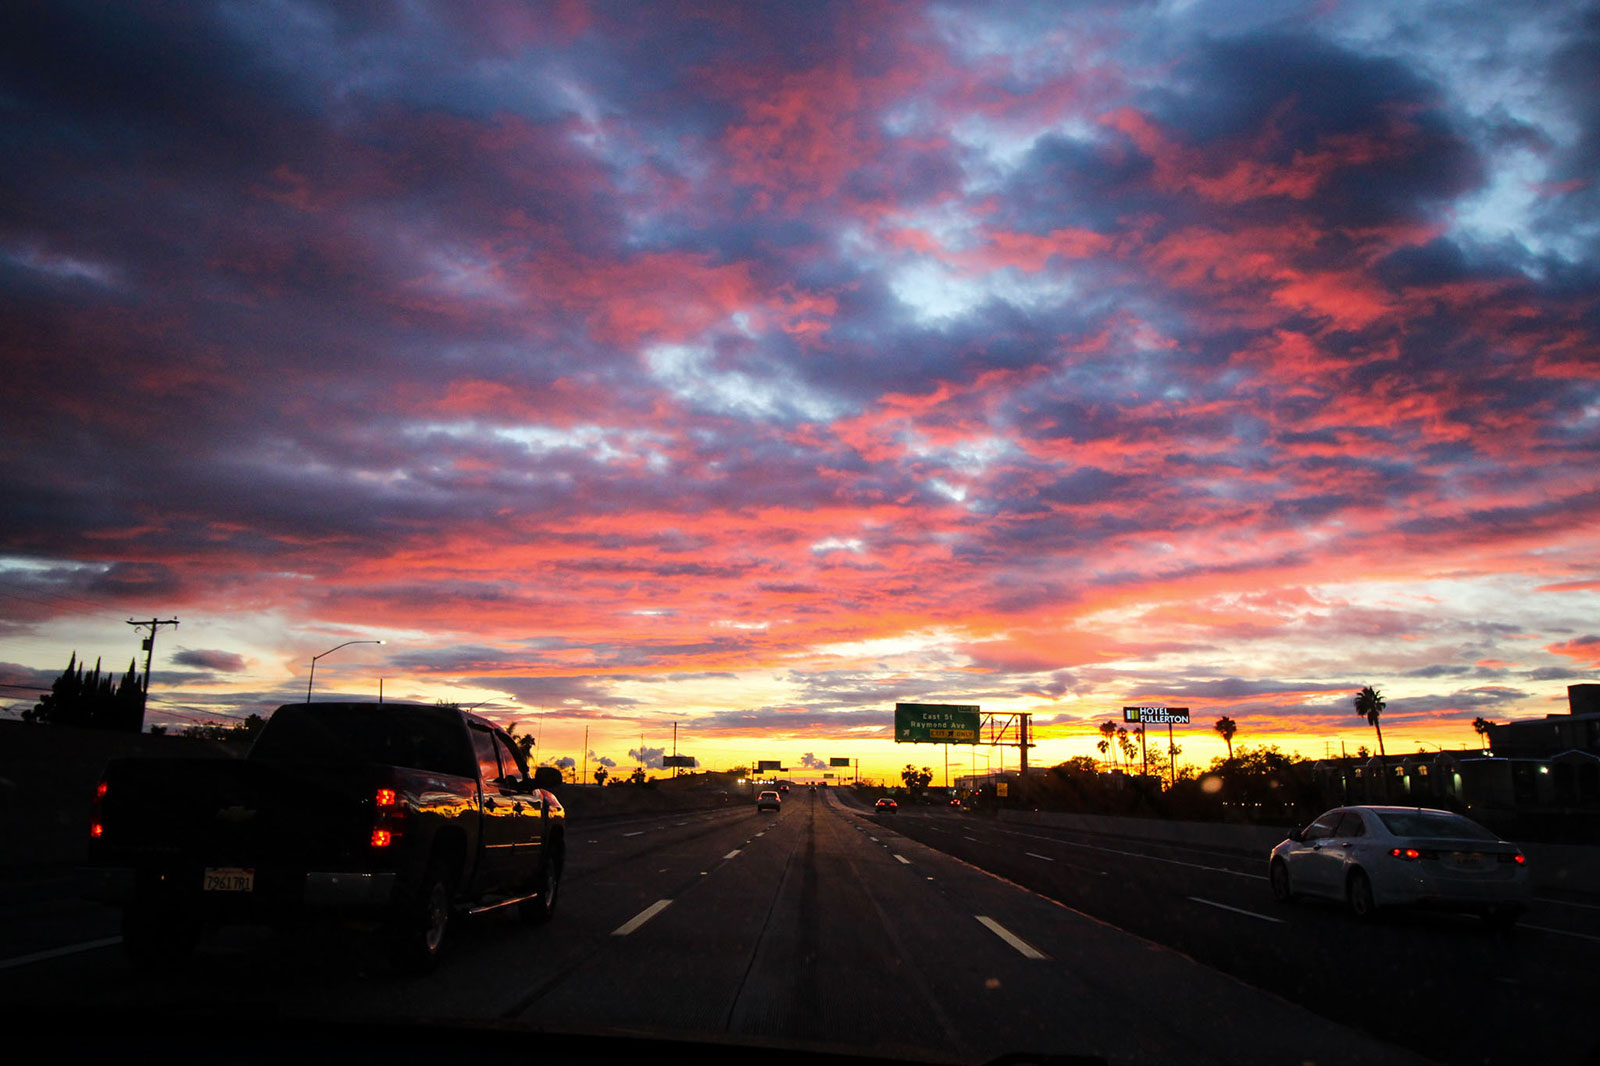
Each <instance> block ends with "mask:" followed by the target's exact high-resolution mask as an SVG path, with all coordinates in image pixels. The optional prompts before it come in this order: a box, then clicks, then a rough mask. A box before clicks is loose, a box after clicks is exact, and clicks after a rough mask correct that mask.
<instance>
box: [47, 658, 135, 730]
mask: <svg viewBox="0 0 1600 1066" xmlns="http://www.w3.org/2000/svg"><path fill="white" fill-rule="evenodd" d="M143 718H144V686H143V685H142V684H140V681H139V672H138V670H137V669H135V667H134V662H133V660H132V659H130V660H128V672H127V673H125V674H123V675H122V679H121V680H120V681H115V682H114V681H113V678H112V675H111V674H110V673H102V672H101V669H100V660H99V659H96V660H95V663H94V669H93V670H85V669H84V667H83V664H81V663H79V662H78V653H77V652H76V651H74V652H73V653H72V658H71V659H70V660H68V662H67V668H66V669H65V670H63V671H62V672H61V676H60V677H58V678H56V679H55V680H54V681H53V682H51V684H50V691H49V692H47V693H45V694H44V695H43V696H41V697H39V702H38V703H36V704H34V706H33V708H32V709H31V710H26V711H23V712H22V720H23V721H24V722H43V723H46V724H49V725H72V726H80V727H83V728H88V729H112V730H121V731H124V732H129V733H137V732H138V731H139V723H140V722H141V721H142V720H143Z"/></svg>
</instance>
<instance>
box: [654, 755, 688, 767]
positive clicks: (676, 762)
mask: <svg viewBox="0 0 1600 1066" xmlns="http://www.w3.org/2000/svg"><path fill="white" fill-rule="evenodd" d="M661 765H662V766H664V767H672V766H684V767H688V768H690V769H693V767H694V756H693V755H663V756H661Z"/></svg>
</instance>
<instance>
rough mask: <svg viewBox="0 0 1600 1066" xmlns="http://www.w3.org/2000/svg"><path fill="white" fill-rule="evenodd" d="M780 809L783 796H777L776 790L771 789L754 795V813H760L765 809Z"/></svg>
mask: <svg viewBox="0 0 1600 1066" xmlns="http://www.w3.org/2000/svg"><path fill="white" fill-rule="evenodd" d="M782 809H783V797H781V796H779V795H778V794H777V793H776V792H772V791H770V790H769V791H767V792H763V793H761V795H759V796H757V797H756V813H757V814H760V813H761V812H762V811H765V810H773V811H778V810H782Z"/></svg>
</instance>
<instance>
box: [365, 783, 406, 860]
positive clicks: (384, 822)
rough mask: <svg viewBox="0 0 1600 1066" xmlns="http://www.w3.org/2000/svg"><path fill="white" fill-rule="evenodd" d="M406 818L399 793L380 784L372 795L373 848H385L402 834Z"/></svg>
mask: <svg viewBox="0 0 1600 1066" xmlns="http://www.w3.org/2000/svg"><path fill="white" fill-rule="evenodd" d="M405 820H406V808H405V804H403V803H401V802H400V794H399V793H398V792H397V791H395V790H394V789H392V788H389V787H387V786H380V787H379V788H378V789H377V790H376V791H375V792H374V793H373V795H372V837H371V840H370V842H371V844H372V846H373V847H375V848H387V847H389V846H390V845H391V844H393V843H394V842H395V841H396V840H398V839H399V838H400V836H401V835H402V830H403V827H404V825H405Z"/></svg>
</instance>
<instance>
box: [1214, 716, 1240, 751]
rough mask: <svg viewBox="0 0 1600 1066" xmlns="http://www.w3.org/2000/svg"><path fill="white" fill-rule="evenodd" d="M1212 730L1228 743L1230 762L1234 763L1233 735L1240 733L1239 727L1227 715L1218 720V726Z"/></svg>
mask: <svg viewBox="0 0 1600 1066" xmlns="http://www.w3.org/2000/svg"><path fill="white" fill-rule="evenodd" d="M1212 728H1213V729H1215V730H1216V731H1217V734H1218V735H1219V736H1221V737H1222V739H1223V740H1225V741H1227V742H1228V761H1229V762H1232V761H1233V735H1234V734H1235V733H1237V732H1238V731H1239V727H1238V726H1237V725H1235V724H1234V721H1233V719H1232V718H1229V717H1228V716H1227V715H1223V716H1222V717H1221V718H1218V719H1217V724H1216V725H1214V726H1212Z"/></svg>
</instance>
